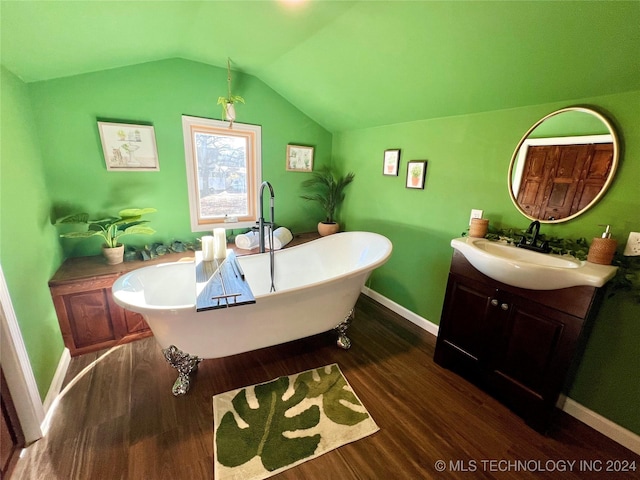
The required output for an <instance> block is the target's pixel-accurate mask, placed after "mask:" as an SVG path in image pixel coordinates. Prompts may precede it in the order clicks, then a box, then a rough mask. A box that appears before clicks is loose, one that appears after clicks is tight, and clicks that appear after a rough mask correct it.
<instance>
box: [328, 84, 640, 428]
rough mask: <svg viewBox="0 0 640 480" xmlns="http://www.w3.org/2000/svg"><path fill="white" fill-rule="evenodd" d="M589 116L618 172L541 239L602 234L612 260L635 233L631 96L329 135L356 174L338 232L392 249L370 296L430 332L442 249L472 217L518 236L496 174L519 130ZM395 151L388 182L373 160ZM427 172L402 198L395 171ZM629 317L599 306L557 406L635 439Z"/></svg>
mask: <svg viewBox="0 0 640 480" xmlns="http://www.w3.org/2000/svg"><path fill="white" fill-rule="evenodd" d="M575 104H581V105H584V104H591V105H593V106H595V107H596V108H597V109H598V110H600V111H601V112H602V113H605V114H606V115H607V116H608V117H609V118H610V119H611V120H612V121H613V122H614V124H615V125H616V126H617V128H618V131H619V133H620V137H621V139H622V142H623V154H622V157H621V163H620V166H619V169H618V172H617V175H616V179H615V181H614V182H613V184H612V186H611V189H610V190H609V192H608V193H607V195H606V196H605V197H604V199H603V200H602V201H601V202H600V203H599V204H598V205H597V206H595V207H594V208H592V209H591V210H589V211H588V212H586V213H585V214H583V215H582V216H580V217H579V218H578V219H576V220H573V221H570V222H568V223H562V224H556V225H543V226H542V229H541V230H542V233H546V234H552V235H556V236H560V237H565V238H577V237H582V236H584V237H587V238H593V237H594V236H597V235H598V234H599V233H600V231H601V227H599V226H598V224H604V223H607V224H611V225H612V231H613V235H614V237H616V238H617V239H618V241H619V248H620V249H623V248H624V244H625V242H626V239H627V236H628V233H629V231H631V230H633V231H637V230H638V229H639V228H640V224H639V223H638V222H639V217H638V212H639V211H640V196H639V195H638V181H639V180H640V161H639V159H640V112H639V111H638V108H637V106H638V105H639V104H640V91H634V92H630V93H626V94H619V95H611V96H603V97H596V98H588V99H579V100H576V101H575V102H573V101H571V102H563V103H553V104H545V105H536V106H531V107H526V108H517V109H511V110H502V111H495V112H488V113H483V114H476V115H466V116H457V117H447V118H440V119H435V120H425V121H417V122H409V123H401V124H395V125H389V126H385V127H379V128H371V129H364V130H354V131H346V132H340V133H337V134H336V135H335V136H334V144H333V153H334V161H335V162H338V163H340V164H342V165H343V166H344V168H345V169H349V170H353V171H355V172H356V180H355V182H354V184H353V185H352V186H351V187H350V191H349V192H348V196H347V200H346V202H345V206H344V210H343V216H344V218H345V220H346V221H345V223H346V227H347V228H348V229H349V230H360V229H362V230H371V231H375V232H379V233H382V234H384V235H386V236H388V237H389V238H390V239H391V241H392V242H393V245H394V252H393V255H392V257H391V259H390V260H389V262H388V263H387V264H386V265H384V266H383V267H381V268H380V269H378V270H377V271H376V272H374V274H373V275H372V277H371V280H370V285H369V286H370V287H371V288H372V289H373V290H375V291H377V292H379V293H381V294H382V295H384V296H386V297H388V298H390V299H391V300H393V301H395V302H397V303H399V304H400V305H402V306H404V307H406V308H408V309H409V310H411V311H413V312H415V313H417V314H418V315H420V316H422V317H424V318H426V319H427V320H429V321H431V322H433V323H439V321H440V314H441V310H442V303H443V299H444V292H445V286H446V282H447V273H448V269H449V263H450V259H451V253H452V249H451V247H450V243H449V242H450V240H451V239H452V238H455V237H459V236H461V233H462V232H463V231H465V230H466V228H467V226H468V222H469V215H470V211H471V209H472V208H479V209H483V210H484V216H485V218H488V219H490V222H491V224H492V225H494V226H497V227H500V226H504V227H515V228H523V229H524V228H526V227H527V225H528V224H529V220H528V219H526V218H525V217H523V216H521V215H520V214H519V213H518V212H517V210H516V209H515V207H514V206H513V204H512V203H511V200H510V198H509V193H508V191H507V171H508V167H509V161H510V159H511V156H512V154H513V150H514V149H515V147H516V145H517V144H518V142H519V140H520V138H521V136H522V135H523V134H524V133H525V132H526V131H527V129H528V128H529V127H530V126H531V125H533V124H534V123H535V122H536V121H538V120H539V119H540V118H542V117H543V116H545V115H546V114H548V113H550V112H552V111H554V110H556V109H559V108H563V107H566V106H571V105H575ZM389 148H401V149H402V157H401V167H400V174H399V176H398V177H389V176H383V175H382V158H383V151H384V150H385V149H389ZM409 160H427V161H428V166H427V178H426V184H425V189H424V190H412V189H406V188H405V186H404V185H405V178H406V162H407V161H409ZM639 338H640V305H638V304H635V303H633V302H632V301H631V300H630V299H629V298H627V297H625V296H623V295H622V294H618V295H617V296H615V297H613V300H609V301H607V302H605V305H604V306H603V308H602V309H601V311H600V314H599V315H598V317H597V319H596V321H595V325H594V329H593V332H592V334H591V335H590V338H589V341H588V344H587V346H586V351H585V353H584V356H583V358H582V361H581V363H580V364H579V365H577V374H576V376H575V379H574V380H573V382H572V384H571V385H570V386H569V388H568V394H569V396H570V397H571V398H573V399H574V400H576V401H577V402H579V403H581V404H583V405H585V406H586V407H588V408H590V409H592V410H594V411H596V412H598V413H600V414H601V415H603V416H605V417H607V418H609V419H610V420H612V421H614V422H616V423H618V424H620V425H622V426H624V427H625V428H627V429H629V430H631V431H633V432H635V433H638V434H640V411H639V410H638V408H637V399H638V398H640V382H638V372H639V371H640V355H639V353H640V352H639V350H638V339H639Z"/></svg>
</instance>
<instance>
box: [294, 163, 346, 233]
mask: <svg viewBox="0 0 640 480" xmlns="http://www.w3.org/2000/svg"><path fill="white" fill-rule="evenodd" d="M354 177H355V174H354V173H353V172H349V173H347V174H346V175H338V174H336V173H334V172H333V171H332V170H331V169H330V168H324V169H320V170H318V171H317V172H313V173H312V174H311V178H309V179H307V180H305V181H304V182H302V187H304V188H305V189H308V190H310V191H311V193H309V194H305V195H300V197H301V198H304V199H305V200H309V201H313V202H317V203H318V204H319V205H320V207H321V208H322V209H323V210H324V213H325V220H324V221H322V222H320V223H318V233H319V234H320V235H322V236H326V235H331V234H332V233H336V232H338V231H339V230H340V224H339V223H338V222H337V221H336V218H335V216H336V211H337V209H338V208H339V207H340V205H341V204H342V202H343V201H344V190H345V188H346V187H347V185H349V184H350V183H351V182H353V179H354Z"/></svg>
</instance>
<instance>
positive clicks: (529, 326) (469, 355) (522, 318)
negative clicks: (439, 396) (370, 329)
mask: <svg viewBox="0 0 640 480" xmlns="http://www.w3.org/2000/svg"><path fill="white" fill-rule="evenodd" d="M601 295H602V293H601V289H597V288H595V287H586V286H580V287H571V288H564V289H560V290H528V289H522V288H517V287H512V286H510V285H506V284H503V283H500V282H497V281H495V280H493V279H491V278H489V277H487V276H486V275H484V274H482V273H480V272H479V271H478V270H476V269H475V268H474V267H473V266H472V265H471V264H470V263H469V262H468V261H467V259H466V258H465V257H464V256H463V255H462V254H461V253H460V252H458V251H457V250H454V255H453V259H452V263H451V270H450V273H449V281H448V284H447V290H446V295H445V301H444V306H443V312H442V318H441V320H440V328H439V332H438V339H437V343H436V350H435V357H434V360H435V362H436V363H438V364H439V365H441V366H443V367H446V368H449V369H451V370H453V371H455V372H457V373H459V374H461V375H462V376H464V377H465V378H467V379H469V380H471V381H472V382H474V383H476V384H477V385H478V386H480V387H481V388H483V389H485V390H487V391H488V392H489V393H491V394H492V395H494V396H495V397H496V398H498V399H500V400H501V401H502V402H503V403H505V404H506V405H508V406H509V407H510V408H511V409H512V410H514V411H515V412H516V413H518V414H519V415H521V416H522V417H523V418H524V419H525V421H527V423H528V424H529V425H531V426H532V427H534V428H535V429H537V430H539V431H542V432H544V431H546V430H547V429H548V427H549V425H550V422H551V419H552V416H553V413H554V411H555V406H556V403H557V401H558V397H559V395H560V393H561V391H562V388H563V385H564V382H565V379H566V376H567V373H568V372H569V368H570V366H571V362H572V360H573V357H574V354H575V353H576V350H577V349H578V348H579V345H580V340H581V334H582V332H583V330H584V325H585V322H586V321H587V320H588V319H589V318H590V317H592V316H593V315H594V313H595V310H596V308H595V307H596V306H597V304H598V303H599V301H600V299H601Z"/></svg>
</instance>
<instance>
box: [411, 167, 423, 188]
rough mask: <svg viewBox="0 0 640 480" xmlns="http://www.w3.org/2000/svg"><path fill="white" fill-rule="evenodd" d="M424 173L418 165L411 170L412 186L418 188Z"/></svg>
mask: <svg viewBox="0 0 640 480" xmlns="http://www.w3.org/2000/svg"><path fill="white" fill-rule="evenodd" d="M421 172H422V171H421V170H420V167H419V166H417V165H414V166H413V167H412V168H411V185H413V186H416V185H418V182H419V180H420V173H421Z"/></svg>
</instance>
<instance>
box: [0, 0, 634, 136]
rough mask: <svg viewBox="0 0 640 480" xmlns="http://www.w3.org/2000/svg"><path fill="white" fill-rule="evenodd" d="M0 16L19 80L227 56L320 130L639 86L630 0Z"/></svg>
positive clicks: (13, 5) (386, 0) (197, 7)
mask: <svg viewBox="0 0 640 480" xmlns="http://www.w3.org/2000/svg"><path fill="white" fill-rule="evenodd" d="M0 22H1V24H0V26H1V37H0V41H1V57H0V60H1V62H2V65H3V66H5V67H6V68H7V69H8V70H10V71H11V72H13V73H14V74H16V75H17V76H18V77H20V78H22V79H23V80H24V81H25V82H35V81H41V80H49V79H53V78H58V77H65V76H70V75H76V74H81V73H86V72H93V71H98V70H103V69H110V68H115V67H121V66H126V65H132V64H137V63H143V62H149V61H154V60H160V59H165V58H173V57H181V58H185V59H190V60H195V61H199V62H204V63H208V64H211V65H216V66H219V67H224V68H226V61H227V58H231V61H232V68H233V69H235V70H239V71H242V72H245V73H248V74H251V75H254V76H256V77H258V78H260V79H261V80H262V81H263V82H265V83H266V84H268V85H269V86H270V87H271V88H273V89H274V90H276V91H277V92H278V93H279V94H280V95H282V96H283V97H285V98H286V99H288V100H289V101H290V102H291V103H293V104H294V105H296V106H297V107H298V108H299V109H300V110H302V111H303V112H305V113H306V114H307V115H309V116H310V117H312V118H313V119H314V120H316V121H317V122H318V123H320V124H322V125H323V126H325V127H326V128H327V129H329V130H330V131H339V130H344V129H353V128H365V127H371V126H379V125H385V124H392V123H398V122H405V121H412V120H417V119H428V118H436V117H445V116H451V115H464V114H470V113H476V112H482V111H490V110H499V109H505V108H513V107H519V106H525V105H533V104H540V103H546V102H555V101H562V100H568V99H579V98H582V97H589V96H597V95H606V94H610V93H618V92H624V91H630V90H638V89H640V1H637V0H635V1H630V2H622V1H593V2H592V1H577V2H576V1H531V2H529V1H510V2H508V1H496V2H485V1H453V0H451V1H442V2H438V1H408V2H405V1H397V0H382V1H330V0H316V1H307V2H303V1H300V0H298V1H296V2H293V1H288V2H287V1H284V0H281V1H278V0H264V1H240V0H232V1H188V0H185V1H101V0H80V1H59V0H53V1H51V0H50V1H26V0H20V1H11V0H1V2H0ZM239 93H240V92H239Z"/></svg>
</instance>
